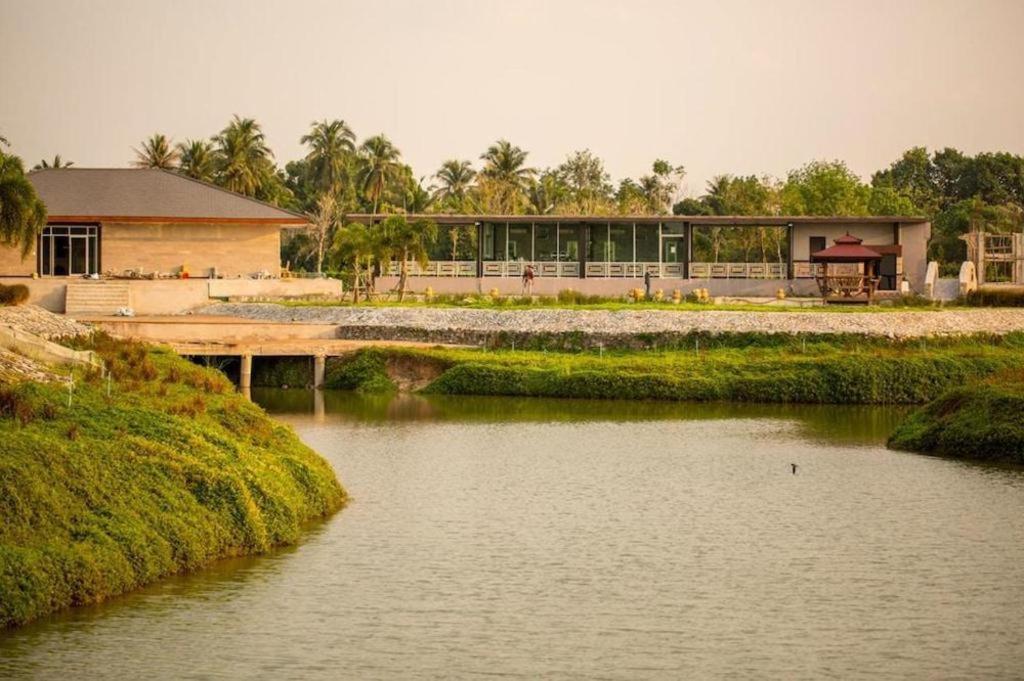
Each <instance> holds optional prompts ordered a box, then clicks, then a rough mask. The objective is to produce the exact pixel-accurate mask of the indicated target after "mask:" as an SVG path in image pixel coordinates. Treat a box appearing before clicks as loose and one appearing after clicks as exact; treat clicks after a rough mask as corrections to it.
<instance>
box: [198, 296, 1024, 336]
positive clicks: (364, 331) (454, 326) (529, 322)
mask: <svg viewBox="0 0 1024 681" xmlns="http://www.w3.org/2000/svg"><path fill="white" fill-rule="evenodd" d="M200 314H205V315H217V316H226V317H241V318H245V319H255V320H264V321H271V322H296V323H310V324H312V323H316V324H337V325H339V327H341V330H340V334H341V335H343V336H345V337H349V338H353V337H359V338H371V337H374V336H375V335H376V337H379V338H387V339H397V338H401V337H403V335H404V336H408V335H409V334H408V333H406V332H407V331H409V330H416V331H417V333H416V334H415V335H417V336H418V337H420V338H423V337H424V336H430V337H431V338H432V339H433V340H437V341H438V342H442V341H441V339H443V338H444V337H445V336H446V335H449V336H451V340H450V341H449V342H458V337H460V336H462V335H464V334H466V333H470V334H477V335H479V334H497V333H509V334H515V335H522V334H565V333H577V334H583V335H594V336H623V335H635V334H654V333H657V334H686V333H691V332H703V333H710V334H719V333H750V332H760V333H792V334H799V333H814V334H860V335H868V336H883V337H889V338H918V337H927V336H946V335H965V334H976V333H988V334H1005V333H1009V332H1013V331H1024V309H1011V308H998V309H993V308H986V309H971V308H955V309H947V310H907V311H903V310H893V311H884V312H881V311H879V312H875V311H865V312H841V311H818V310H814V311H799V312H747V311H727V310H714V309H709V310H706V311H705V310H699V311H675V310H636V311H631V310H571V309H528V308H527V309H508V310H482V309H464V308H442V307H347V306H337V307H332V306H308V307H304V306H295V307H293V306H284V305H275V304H270V303H219V304H215V305H211V306H208V307H206V308H203V310H202V311H201V313H200ZM410 340H411V338H410Z"/></svg>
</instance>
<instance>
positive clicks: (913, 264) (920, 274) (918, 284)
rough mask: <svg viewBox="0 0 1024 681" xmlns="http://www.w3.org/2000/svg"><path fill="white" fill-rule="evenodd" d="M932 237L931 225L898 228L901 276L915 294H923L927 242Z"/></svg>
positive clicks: (919, 224) (926, 270)
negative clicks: (901, 263) (901, 247)
mask: <svg viewBox="0 0 1024 681" xmlns="http://www.w3.org/2000/svg"><path fill="white" fill-rule="evenodd" d="M931 236H932V223H930V222H922V223H918V224H913V225H901V226H900V244H901V245H902V246H903V276H904V277H906V279H907V281H909V282H910V287H911V289H913V290H914V291H915V292H917V293H922V294H923V293H924V279H925V274H926V273H927V272H928V240H929V239H930V238H931Z"/></svg>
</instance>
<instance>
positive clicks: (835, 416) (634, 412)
mask: <svg viewBox="0 0 1024 681" xmlns="http://www.w3.org/2000/svg"><path fill="white" fill-rule="evenodd" d="M252 398H253V400H255V401H256V402H257V403H258V404H260V405H261V406H263V407H264V408H265V409H266V410H267V411H268V412H270V413H271V414H278V415H286V414H293V415H301V414H314V415H315V416H316V418H317V419H318V420H327V419H334V420H339V421H351V422H357V423H366V424H374V423H377V424H379V423H385V422H417V421H436V422H449V423H516V422H521V423H530V422H537V423H559V422H562V423H586V422H618V423H625V422H637V421H639V422H643V421H675V420H700V421H706V420H716V419H736V418H745V419H781V420H787V421H792V422H794V423H796V424H798V426H799V427H800V428H801V429H802V430H803V435H804V436H805V437H813V438H822V439H825V440H827V441H829V442H837V441H838V442H844V443H849V444H858V443H861V444H878V443H882V442H885V441H886V439H888V437H889V435H890V434H891V433H892V431H893V429H894V428H895V427H896V425H897V424H898V423H899V422H900V419H902V417H903V415H904V414H906V412H907V408H905V407H894V406H866V405H856V406H846V405H806V404H735V403H724V402H654V401H651V402H643V401H625V400H623V401H611V400H567V399H536V398H516V397H477V396H446V395H418V394H409V393H399V394H394V395H391V394H388V395H362V394H359V393H354V392H349V391H343V390H327V391H316V390H281V389H278V388H253V390H252Z"/></svg>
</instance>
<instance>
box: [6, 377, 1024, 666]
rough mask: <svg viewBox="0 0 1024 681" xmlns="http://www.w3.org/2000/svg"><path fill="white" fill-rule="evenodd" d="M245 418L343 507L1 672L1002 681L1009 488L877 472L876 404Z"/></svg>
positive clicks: (11, 638)
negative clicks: (293, 440) (290, 540)
mask: <svg viewBox="0 0 1024 681" xmlns="http://www.w3.org/2000/svg"><path fill="white" fill-rule="evenodd" d="M254 398H255V399H256V400H257V401H260V402H261V403H263V404H264V405H265V406H266V407H267V408H268V410H270V411H271V412H273V413H275V414H277V415H278V416H279V418H281V419H282V420H284V421H286V422H287V423H289V424H291V425H292V426H294V427H295V429H296V430H297V431H298V432H299V434H300V435H301V436H302V438H303V439H304V440H305V441H306V442H307V443H309V444H310V445H311V446H312V447H314V448H315V449H317V450H318V451H319V452H321V453H322V454H323V455H324V456H325V457H327V458H328V459H329V460H330V461H331V463H332V464H333V465H334V467H335V469H336V470H337V471H338V473H339V475H340V476H341V478H342V481H343V482H344V484H345V485H346V487H347V488H348V490H349V492H350V493H351V495H352V496H353V501H352V503H351V505H350V506H349V507H347V508H346V509H345V510H344V511H342V512H341V513H339V514H337V515H335V516H334V517H332V518H331V519H329V520H327V521H325V522H322V523H320V524H318V525H316V526H314V527H311V528H310V530H309V532H308V534H307V535H306V536H305V538H304V539H303V541H302V542H301V543H300V544H299V545H298V546H296V547H291V548H288V549H285V550H281V551H278V552H276V553H274V554H271V555H269V556H264V557H259V558H246V559H238V560H230V561H224V562H221V563H218V564H217V565H215V566H213V567H212V568H211V569H208V570H205V571H203V572H201V573H198V574H195V575H189V576H184V577H177V578H173V579H169V580H165V581H163V582H161V583H159V584H156V585H154V586H151V587H149V588H147V589H144V590H142V591H139V592H137V593H134V594H131V595H128V596H125V597H122V598H118V599H114V600H112V601H110V602H108V603H106V604H102V605H99V606H95V607H88V608H81V609H78V610H75V611H72V612H68V613H63V614H60V615H56V616H53V617H49V618H47V619H45V620H43V621H41V622H38V623H35V624H32V625H29V626H27V627H24V628H22V629H19V630H15V631H9V632H5V633H0V677H5V678H6V677H34V678H62V679H76V678H82V679H85V678H147V679H164V678H167V679H170V678H211V679H219V678H268V679H283V678H303V679H319V678H322V679H334V678H374V679H386V678H410V679H434V678H466V677H470V678H472V677H492V676H505V677H512V678H541V677H543V678H581V679H582V678H618V679H644V678H659V679H660V678H687V677H688V678H730V679H735V678H786V679H812V678H814V679H816V678H840V679H855V678H878V677H883V678H919V679H936V678H943V679H953V678H964V679H978V678H993V679H1000V678H1005V679H1011V678H1021V677H1022V676H1024V633H1022V632H1024V541H1022V540H1024V471H1021V470H1020V469H1017V468H1008V467H998V466H988V465H979V464H973V463H965V462H958V461H951V460H945V459H939V458H933V457H927V456H919V455H914V454H906V453H900V452H892V451H888V450H886V449H885V447H884V440H885V437H886V436H887V434H888V433H889V432H890V431H891V429H892V428H893V426H894V425H895V422H896V419H897V418H898V416H899V415H898V413H897V412H896V411H894V410H892V409H883V408H860V407H820V406H817V407H811V406H801V407H785V406H751V405H692V404H625V403H595V402H573V401H544V400H512V399H504V398H473V399H466V398H447V399H441V398H432V399H426V398H421V397H413V396H404V397H399V398H395V399H391V398H360V397H358V396H354V395H345V394H329V395H327V396H326V397H325V398H324V399H322V400H314V398H313V396H312V394H310V393H305V392H298V391H292V392H280V391H254ZM793 463H795V464H796V465H797V469H796V473H795V474H794V473H793V472H792V468H791V464H793Z"/></svg>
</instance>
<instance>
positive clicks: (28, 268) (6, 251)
mask: <svg viewBox="0 0 1024 681" xmlns="http://www.w3.org/2000/svg"><path fill="white" fill-rule="evenodd" d="M35 271H36V249H35V248H34V247H33V248H32V250H31V251H30V252H29V254H28V255H26V256H25V257H24V258H22V257H21V249H19V248H12V247H10V246H5V245H2V244H0V277H31V276H32V275H33V274H35Z"/></svg>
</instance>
